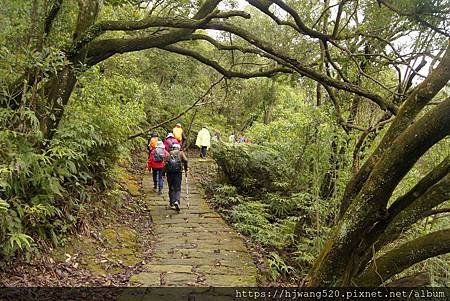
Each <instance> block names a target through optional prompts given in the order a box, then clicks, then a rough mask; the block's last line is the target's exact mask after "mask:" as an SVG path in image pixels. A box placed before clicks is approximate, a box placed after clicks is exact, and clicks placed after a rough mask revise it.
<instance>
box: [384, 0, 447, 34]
mask: <svg viewBox="0 0 450 301" xmlns="http://www.w3.org/2000/svg"><path fill="white" fill-rule="evenodd" d="M377 1H378V3H381V4H383V5H384V6H386V7H387V8H388V9H390V10H392V11H393V12H395V13H397V14H398V15H400V16H404V17H410V18H412V19H413V20H416V21H417V22H419V23H420V24H421V25H422V26H425V27H428V28H430V29H431V30H433V31H436V32H438V33H440V34H442V35H444V36H446V37H447V38H450V33H448V32H446V31H445V30H442V29H440V28H438V27H436V26H434V25H432V24H430V23H429V22H427V21H425V20H424V19H422V18H421V17H420V16H419V15H418V14H417V13H415V12H406V11H403V10H401V9H399V8H398V7H396V6H394V5H393V4H392V3H390V2H389V1H386V0H377Z"/></svg>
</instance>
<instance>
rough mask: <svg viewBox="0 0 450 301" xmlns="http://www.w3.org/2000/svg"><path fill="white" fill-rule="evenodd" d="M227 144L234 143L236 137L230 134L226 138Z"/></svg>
mask: <svg viewBox="0 0 450 301" xmlns="http://www.w3.org/2000/svg"><path fill="white" fill-rule="evenodd" d="M228 142H229V143H236V135H235V134H234V133H232V134H231V135H230V137H228Z"/></svg>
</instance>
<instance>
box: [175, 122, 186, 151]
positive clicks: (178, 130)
mask: <svg viewBox="0 0 450 301" xmlns="http://www.w3.org/2000/svg"><path fill="white" fill-rule="evenodd" d="M172 133H173V136H174V138H175V139H177V141H178V143H180V145H181V149H183V148H184V147H183V146H184V144H185V143H186V140H187V139H186V134H185V133H184V131H183V128H182V127H181V123H177V124H176V125H175V127H174V128H173V130H172Z"/></svg>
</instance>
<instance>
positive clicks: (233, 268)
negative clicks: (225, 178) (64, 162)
mask: <svg viewBox="0 0 450 301" xmlns="http://www.w3.org/2000/svg"><path fill="white" fill-rule="evenodd" d="M143 162H144V161H143V159H142V158H140V159H139V160H135V163H134V164H132V165H130V166H127V167H126V168H125V167H122V171H123V173H124V175H123V179H122V181H121V186H122V188H123V190H124V191H126V194H125V193H124V194H125V196H124V203H123V204H122V206H120V208H119V209H115V210H114V211H115V212H112V213H110V214H108V218H106V219H105V221H104V222H99V223H97V224H95V225H94V224H92V225H91V227H89V229H88V230H87V231H85V232H86V233H84V234H77V235H74V236H73V237H71V238H70V239H69V240H68V242H67V243H66V244H65V246H63V247H58V248H56V249H53V250H52V249H49V250H48V252H45V254H42V255H41V256H39V257H38V258H36V259H34V260H32V261H31V262H30V261H29V262H26V261H25V260H24V261H16V262H14V264H12V265H11V267H10V268H9V269H8V270H7V271H4V272H1V273H0V284H1V285H4V286H13V287H23V286H255V285H257V284H258V283H261V280H262V277H261V274H260V273H259V272H258V268H259V267H260V264H257V265H255V263H254V262H257V263H258V259H257V258H256V257H255V253H256V252H255V251H254V250H252V248H251V246H249V244H248V242H245V241H244V239H243V237H242V236H241V235H239V234H238V233H237V232H236V231H235V230H233V229H231V228H230V227H229V226H228V225H227V224H226V223H225V222H224V221H223V220H222V218H221V217H220V215H219V214H217V213H216V212H215V211H214V210H213V209H211V208H210V206H209V205H208V204H207V202H206V199H205V198H204V193H203V191H202V190H201V188H200V186H199V184H200V182H202V181H204V179H205V177H208V175H211V174H214V173H215V168H214V164H213V162H212V160H202V159H198V158H192V159H190V171H189V175H188V178H187V179H188V182H187V183H188V184H186V182H185V178H183V185H182V200H181V212H180V213H177V212H176V211H174V210H172V209H170V208H169V207H168V192H167V183H165V187H164V191H163V195H162V196H159V195H158V194H157V193H156V192H154V191H153V188H152V187H153V183H152V179H151V176H150V175H149V174H148V171H144V170H143V168H142V166H143V164H144V163H143ZM246 245H248V246H249V248H247V247H246ZM248 249H250V251H249V250H248ZM257 266H258V268H257ZM258 275H259V276H258Z"/></svg>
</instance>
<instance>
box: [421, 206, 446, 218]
mask: <svg viewBox="0 0 450 301" xmlns="http://www.w3.org/2000/svg"><path fill="white" fill-rule="evenodd" d="M449 212H450V208H442V209H434V210H428V211H425V212H424V213H423V214H422V218H425V217H429V216H432V215H436V214H441V213H449Z"/></svg>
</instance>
